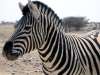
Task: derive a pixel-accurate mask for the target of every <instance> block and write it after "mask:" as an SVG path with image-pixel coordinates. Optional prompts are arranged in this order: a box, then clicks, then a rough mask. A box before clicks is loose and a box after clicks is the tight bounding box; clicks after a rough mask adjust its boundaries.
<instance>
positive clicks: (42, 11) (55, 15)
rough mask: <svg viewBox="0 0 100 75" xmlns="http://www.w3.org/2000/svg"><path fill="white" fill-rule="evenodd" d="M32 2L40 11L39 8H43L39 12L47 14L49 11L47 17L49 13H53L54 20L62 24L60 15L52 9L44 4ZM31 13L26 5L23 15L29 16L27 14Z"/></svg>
mask: <svg viewBox="0 0 100 75" xmlns="http://www.w3.org/2000/svg"><path fill="white" fill-rule="evenodd" d="M32 2H33V3H34V4H35V5H37V8H38V9H39V7H41V9H39V11H40V12H41V13H44V14H45V13H46V11H47V16H48V15H49V13H52V15H53V16H54V18H56V19H57V20H58V21H59V23H62V20H61V19H60V18H59V17H58V15H57V14H56V13H55V12H54V11H53V10H52V9H51V8H50V7H48V6H47V5H46V4H44V3H42V2H40V1H32ZM29 12H30V11H29V8H28V5H26V6H25V7H24V8H23V10H22V13H23V15H27V13H29ZM52 15H51V16H52Z"/></svg>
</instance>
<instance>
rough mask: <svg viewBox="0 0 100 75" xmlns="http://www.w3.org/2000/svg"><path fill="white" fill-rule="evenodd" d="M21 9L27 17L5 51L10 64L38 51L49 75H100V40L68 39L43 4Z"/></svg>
mask: <svg viewBox="0 0 100 75" xmlns="http://www.w3.org/2000/svg"><path fill="white" fill-rule="evenodd" d="M20 8H21V10H22V13H23V16H22V18H21V19H20V20H19V22H18V23H17V25H16V32H15V33H14V34H13V35H12V37H11V38H10V39H9V40H8V41H7V42H6V44H5V46H4V50H3V55H4V56H6V57H7V59H8V60H15V59H17V58H18V57H19V56H22V55H23V54H25V53H28V52H30V51H32V50H34V49H38V52H39V56H40V59H41V60H42V64H43V71H44V73H45V74H46V75H87V74H88V75H100V44H99V42H98V40H97V38H91V37H88V36H87V37H79V36H75V35H70V34H66V35H65V32H64V29H63V27H62V26H61V25H62V21H61V20H60V19H59V17H58V16H57V15H56V14H55V13H54V11H53V10H52V9H51V8H49V7H48V6H47V5H45V4H43V3H41V2H39V1H33V2H31V1H29V3H28V4H27V5H26V6H24V7H23V6H22V5H21V4H20Z"/></svg>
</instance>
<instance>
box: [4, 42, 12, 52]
mask: <svg viewBox="0 0 100 75" xmlns="http://www.w3.org/2000/svg"><path fill="white" fill-rule="evenodd" d="M12 47H13V42H11V41H8V42H6V43H5V45H4V47H3V52H4V54H5V53H6V54H7V53H9V52H11V50H12Z"/></svg>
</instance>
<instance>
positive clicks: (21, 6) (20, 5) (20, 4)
mask: <svg viewBox="0 0 100 75" xmlns="http://www.w3.org/2000/svg"><path fill="white" fill-rule="evenodd" d="M19 8H20V10H21V11H22V10H23V8H24V5H22V3H20V2H19Z"/></svg>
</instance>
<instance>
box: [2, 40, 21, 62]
mask: <svg viewBox="0 0 100 75" xmlns="http://www.w3.org/2000/svg"><path fill="white" fill-rule="evenodd" d="M2 54H3V56H4V57H6V58H7V59H8V60H16V59H17V58H18V57H19V55H20V52H19V51H18V50H17V49H16V50H13V43H12V42H11V41H8V42H6V44H5V45H4V48H3V52H2Z"/></svg>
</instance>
